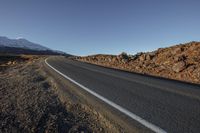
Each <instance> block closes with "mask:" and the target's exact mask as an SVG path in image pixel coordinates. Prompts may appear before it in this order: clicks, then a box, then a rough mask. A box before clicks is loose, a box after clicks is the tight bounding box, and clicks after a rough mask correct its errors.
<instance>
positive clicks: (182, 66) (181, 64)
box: [172, 61, 186, 73]
mask: <svg viewBox="0 0 200 133" xmlns="http://www.w3.org/2000/svg"><path fill="white" fill-rule="evenodd" d="M185 68H186V63H185V62H184V61H179V62H178V63H175V64H174V65H173V67H172V70H173V71H174V72H177V73H178V72H181V71H183V70H184V69H185Z"/></svg>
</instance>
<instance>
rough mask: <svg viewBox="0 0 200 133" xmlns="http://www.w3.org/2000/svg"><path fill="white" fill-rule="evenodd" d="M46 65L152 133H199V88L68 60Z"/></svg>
mask: <svg viewBox="0 0 200 133" xmlns="http://www.w3.org/2000/svg"><path fill="white" fill-rule="evenodd" d="M46 63H47V64H48V65H49V67H51V68H52V69H54V70H55V71H57V72H58V73H60V74H61V75H62V76H64V77H65V78H67V79H68V80H71V81H72V82H73V83H75V84H76V85H78V86H79V87H81V88H83V89H85V90H86V91H89V93H90V94H92V95H94V96H96V97H97V98H99V99H101V100H103V101H104V100H105V101H104V102H106V103H107V104H109V105H111V106H112V107H113V108H116V109H118V110H119V111H121V112H122V113H124V114H125V115H127V117H131V118H132V119H133V120H135V121H138V122H139V123H140V124H142V125H143V126H145V127H148V128H150V129H151V130H152V131H155V132H173V133H193V132H194V133H199V132H200V86H199V85H193V84H188V83H183V82H179V81H174V80H167V79H163V78H157V77H153V76H147V75H141V74H136V73H129V72H124V71H120V70H115V69H109V68H105V67H100V66H96V65H91V64H87V63H82V62H78V61H73V60H70V59H67V58H62V57H56V58H49V59H47V60H46Z"/></svg>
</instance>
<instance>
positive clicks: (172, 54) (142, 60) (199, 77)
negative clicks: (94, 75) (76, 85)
mask: <svg viewBox="0 0 200 133" xmlns="http://www.w3.org/2000/svg"><path fill="white" fill-rule="evenodd" d="M76 60H79V61H83V62H88V63H93V64H97V65H102V66H106V67H112V68H117V69H122V70H127V71H131V72H137V73H143V74H149V75H154V76H160V77H165V78H170V79H176V80H181V81H186V82H192V83H198V84H199V83H200V42H190V43H186V44H179V45H175V46H172V47H168V48H159V49H158V50H156V51H153V52H146V53H138V54H136V55H127V54H126V53H122V54H120V55H100V54H99V55H92V56H86V57H76Z"/></svg>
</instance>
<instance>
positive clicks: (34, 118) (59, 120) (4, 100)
mask: <svg viewBox="0 0 200 133" xmlns="http://www.w3.org/2000/svg"><path fill="white" fill-rule="evenodd" d="M45 58H46V57H45V56H40V57H39V56H32V55H29V56H10V55H1V56H0V103H1V104H0V108H1V112H0V132H1V133H9V132H19V133H22V132H48V133H49V132H52V133H55V132H62V133H63V132H81V133H85V132H109V131H110V130H112V131H115V128H114V126H112V125H109V124H108V123H107V122H106V120H105V119H104V118H102V117H101V118H100V114H98V113H97V112H95V111H94V110H93V109H91V108H90V107H88V106H87V105H83V104H81V103H76V104H75V103H73V102H72V101H71V100H70V98H68V100H67V101H64V100H63V99H61V96H60V95H59V93H58V89H59V88H58V87H57V85H56V83H55V82H54V81H55V80H53V79H51V78H50V76H47V73H46V72H45V71H44V70H43V69H44V68H43V67H44V66H43V65H44V59H45ZM115 132H117V130H116V131H115Z"/></svg>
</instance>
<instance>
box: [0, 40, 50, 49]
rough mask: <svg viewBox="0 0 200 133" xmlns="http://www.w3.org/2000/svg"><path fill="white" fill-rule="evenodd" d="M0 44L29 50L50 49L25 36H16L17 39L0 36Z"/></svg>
mask: <svg viewBox="0 0 200 133" xmlns="http://www.w3.org/2000/svg"><path fill="white" fill-rule="evenodd" d="M0 46H1V47H3V46H6V47H13V48H25V49H30V50H38V51H42V50H50V49H49V48H47V47H44V46H42V45H40V44H37V43H33V42H30V41H28V40H26V39H25V38H22V37H20V38H17V39H9V38H7V37H4V36H0Z"/></svg>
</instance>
